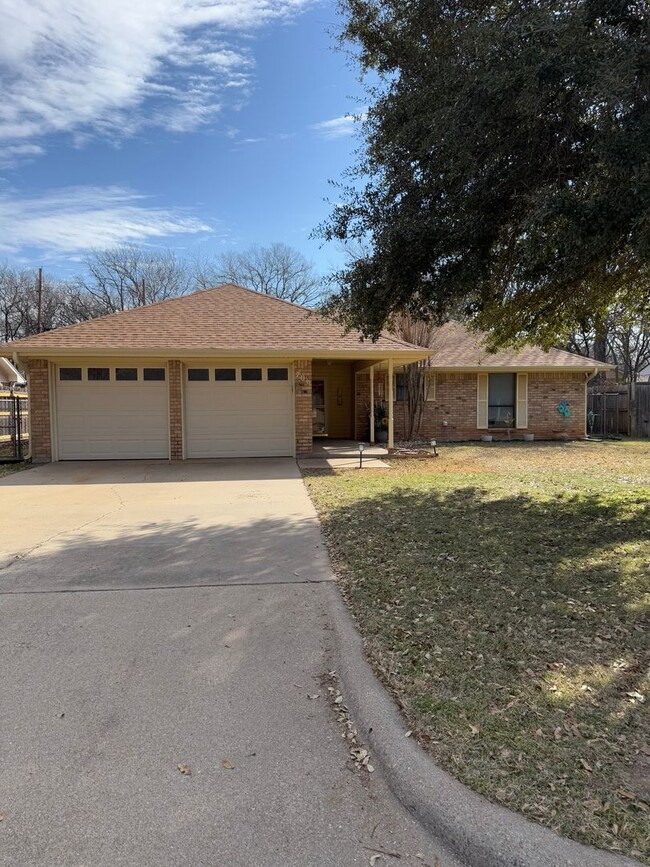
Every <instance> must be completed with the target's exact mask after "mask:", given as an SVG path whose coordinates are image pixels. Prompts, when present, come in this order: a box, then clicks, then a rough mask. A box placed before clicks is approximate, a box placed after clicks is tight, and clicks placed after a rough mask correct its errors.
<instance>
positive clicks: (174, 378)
mask: <svg viewBox="0 0 650 867" xmlns="http://www.w3.org/2000/svg"><path fill="white" fill-rule="evenodd" d="M167 367H168V374H167V376H168V379H169V384H168V387H169V457H170V459H171V460H172V461H182V460H183V391H182V375H183V373H182V368H183V365H182V364H181V362H180V361H169V362H168V364H167Z"/></svg>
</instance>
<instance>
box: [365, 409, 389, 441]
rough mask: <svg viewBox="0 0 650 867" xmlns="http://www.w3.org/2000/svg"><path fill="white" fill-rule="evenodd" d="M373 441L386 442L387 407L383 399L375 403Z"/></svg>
mask: <svg viewBox="0 0 650 867" xmlns="http://www.w3.org/2000/svg"><path fill="white" fill-rule="evenodd" d="M368 414H370V411H368ZM375 442H377V443H387V442H388V409H387V407H386V404H385V403H384V401H383V400H379V401H377V402H376V403H375Z"/></svg>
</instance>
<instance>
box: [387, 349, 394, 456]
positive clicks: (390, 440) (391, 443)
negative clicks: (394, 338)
mask: <svg viewBox="0 0 650 867" xmlns="http://www.w3.org/2000/svg"><path fill="white" fill-rule="evenodd" d="M388 448H389V449H393V448H395V437H394V425H393V359H392V358H389V359H388Z"/></svg>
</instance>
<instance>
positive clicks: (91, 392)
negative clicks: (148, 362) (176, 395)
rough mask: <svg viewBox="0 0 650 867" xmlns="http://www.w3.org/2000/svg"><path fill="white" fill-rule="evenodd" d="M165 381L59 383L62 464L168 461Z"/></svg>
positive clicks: (59, 450)
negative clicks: (163, 459) (118, 460)
mask: <svg viewBox="0 0 650 867" xmlns="http://www.w3.org/2000/svg"><path fill="white" fill-rule="evenodd" d="M168 417H169V416H168V398H167V387H166V384H165V383H160V384H155V385H151V384H145V383H119V382H110V383H103V382H102V383H91V382H88V383H86V382H84V383H65V382H63V383H61V382H59V383H57V421H58V424H57V432H58V452H59V458H60V459H61V460H108V459H111V458H116V459H119V458H122V459H131V458H168V457H169V432H168V425H169V422H168Z"/></svg>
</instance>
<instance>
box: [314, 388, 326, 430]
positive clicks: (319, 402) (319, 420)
mask: <svg viewBox="0 0 650 867" xmlns="http://www.w3.org/2000/svg"><path fill="white" fill-rule="evenodd" d="M311 411H312V412H311V414H312V419H313V422H312V432H313V434H314V436H325V435H326V434H327V425H326V421H325V380H324V379H312V381H311Z"/></svg>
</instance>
